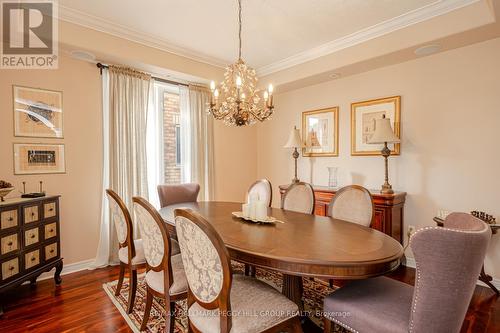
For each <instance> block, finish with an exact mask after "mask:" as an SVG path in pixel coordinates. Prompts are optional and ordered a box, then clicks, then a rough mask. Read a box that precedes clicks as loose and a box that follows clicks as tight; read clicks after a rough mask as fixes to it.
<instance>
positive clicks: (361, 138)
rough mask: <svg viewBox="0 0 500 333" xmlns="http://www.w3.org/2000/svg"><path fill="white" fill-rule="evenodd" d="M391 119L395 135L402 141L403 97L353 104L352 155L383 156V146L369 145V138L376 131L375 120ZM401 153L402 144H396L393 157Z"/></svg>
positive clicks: (392, 153) (392, 152)
mask: <svg viewBox="0 0 500 333" xmlns="http://www.w3.org/2000/svg"><path fill="white" fill-rule="evenodd" d="M382 115H385V117H386V118H390V119H391V125H392V128H393V129H394V134H395V135H396V136H397V137H398V138H400V139H401V96H392V97H386V98H378V99H373V100H369V101H363V102H356V103H352V104H351V155H352V156H373V155H381V153H380V151H381V150H382V147H383V145H382V144H381V145H376V144H369V143H368V140H369V137H370V136H371V135H372V134H373V131H374V129H375V127H374V126H375V119H378V118H382ZM400 153H401V144H400V143H396V144H394V146H393V148H392V149H391V155H399V154H400Z"/></svg>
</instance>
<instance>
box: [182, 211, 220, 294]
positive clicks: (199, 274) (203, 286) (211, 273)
mask: <svg viewBox="0 0 500 333" xmlns="http://www.w3.org/2000/svg"><path fill="white" fill-rule="evenodd" d="M175 227H176V230H177V238H178V239H179V243H180V247H181V254H182V261H183V263H184V267H185V272H186V276H187V279H188V282H189V287H190V289H191V291H192V292H193V294H194V295H195V297H196V298H198V299H199V300H201V301H203V302H205V303H209V302H212V301H213V300H215V299H216V298H217V296H218V295H219V293H220V291H221V290H222V281H223V273H222V265H221V260H220V258H219V254H218V253H217V250H216V249H215V247H214V245H213V244H212V241H211V240H210V239H209V238H208V236H207V235H206V234H205V232H203V230H201V229H200V228H199V227H198V226H197V225H195V224H194V223H192V222H191V221H190V220H188V219H186V218H185V217H182V216H178V217H176V219H175Z"/></svg>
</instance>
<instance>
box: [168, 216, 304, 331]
mask: <svg viewBox="0 0 500 333" xmlns="http://www.w3.org/2000/svg"><path fill="white" fill-rule="evenodd" d="M175 225H176V231H177V238H178V239H179V245H180V247H181V256H182V261H183V263H184V267H185V269H186V275H187V280H188V285H189V288H188V321H189V328H190V331H194V332H203V333H229V332H233V333H237V332H249V333H250V332H282V331H284V330H288V332H302V329H301V326H300V321H299V317H298V316H297V315H298V307H297V305H296V304H295V303H294V302H292V301H290V300H289V299H288V298H286V297H285V296H284V295H282V294H281V293H280V292H278V291H277V290H276V289H274V288H272V287H271V286H269V285H267V284H266V283H264V282H262V281H259V280H256V279H253V278H250V277H247V276H244V275H241V274H234V275H233V274H232V270H231V259H230V257H229V253H228V251H227V249H226V247H225V245H224V243H223V241H222V239H221V238H220V236H219V234H217V232H216V231H215V229H214V228H213V227H212V225H211V224H210V223H209V222H207V221H206V220H205V219H204V218H203V217H201V216H200V215H199V214H198V213H196V212H194V211H192V210H189V209H187V210H184V209H177V210H175ZM230 314H233V315H230ZM258 314H261V315H258Z"/></svg>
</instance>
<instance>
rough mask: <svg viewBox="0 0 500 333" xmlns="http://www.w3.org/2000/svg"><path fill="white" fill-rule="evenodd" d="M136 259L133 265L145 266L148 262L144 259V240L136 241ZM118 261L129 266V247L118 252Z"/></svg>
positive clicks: (134, 258)
mask: <svg viewBox="0 0 500 333" xmlns="http://www.w3.org/2000/svg"><path fill="white" fill-rule="evenodd" d="M134 247H135V257H133V258H132V265H138V264H143V263H145V262H146V259H145V258H144V247H143V246H142V239H134ZM118 259H120V261H121V262H122V263H124V264H128V246H125V247H122V248H121V249H119V250H118Z"/></svg>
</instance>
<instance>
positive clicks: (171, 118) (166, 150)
mask: <svg viewBox="0 0 500 333" xmlns="http://www.w3.org/2000/svg"><path fill="white" fill-rule="evenodd" d="M162 105H163V156H164V177H165V184H179V183H181V172H182V170H181V164H182V163H181V161H182V159H181V148H180V147H181V142H180V140H181V131H180V128H181V127H180V105H179V92H178V90H177V91H171V90H164V91H163V103H162Z"/></svg>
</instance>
